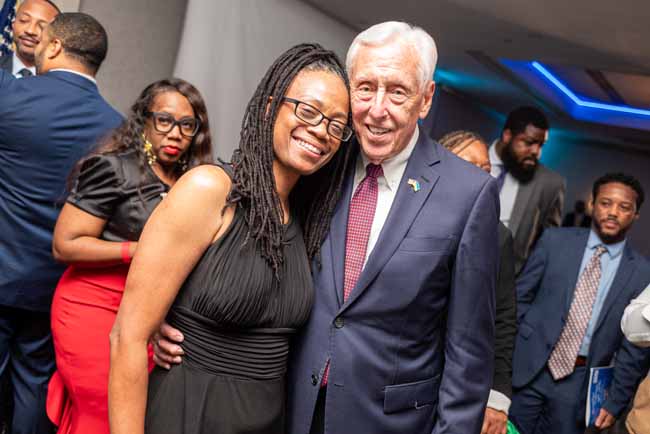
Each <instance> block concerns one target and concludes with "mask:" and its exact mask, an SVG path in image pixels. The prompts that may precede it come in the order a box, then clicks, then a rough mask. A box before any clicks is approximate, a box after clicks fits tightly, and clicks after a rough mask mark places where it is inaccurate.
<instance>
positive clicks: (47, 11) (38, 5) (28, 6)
mask: <svg viewBox="0 0 650 434" xmlns="http://www.w3.org/2000/svg"><path fill="white" fill-rule="evenodd" d="M18 14H26V15H31V16H37V17H38V18H40V19H44V20H47V21H51V20H53V19H54V17H56V16H57V14H58V11H57V10H56V9H55V8H54V7H53V6H52V5H51V4H49V3H48V2H46V1H43V0H25V1H24V2H22V3H21V4H20V6H19V7H18V10H17V11H16V15H18Z"/></svg>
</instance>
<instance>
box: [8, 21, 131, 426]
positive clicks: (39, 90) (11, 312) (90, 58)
mask: <svg viewBox="0 0 650 434" xmlns="http://www.w3.org/2000/svg"><path fill="white" fill-rule="evenodd" d="M106 50H107V37H106V32H105V31H104V29H103V27H102V26H101V25H100V24H99V23H98V22H97V21H96V20H95V19H94V18H92V17H90V16H88V15H85V14H79V13H74V14H60V15H58V16H57V17H56V19H55V20H54V21H53V22H52V24H50V25H49V26H48V27H47V29H46V30H45V31H44V33H43V36H42V39H41V41H40V43H39V45H38V47H37V48H36V59H35V60H36V67H37V70H38V73H39V74H42V75H39V76H35V77H30V78H23V79H20V80H17V79H15V78H14V77H13V76H12V75H11V74H9V73H7V72H6V71H3V70H0V101H2V104H0V374H1V373H3V372H4V371H7V372H9V374H10V376H11V382H12V385H13V390H14V402H15V407H14V414H13V431H12V432H13V433H43V432H48V431H49V426H48V425H49V424H48V422H47V419H46V416H45V409H44V402H45V394H46V389H47V381H48V379H49V377H50V375H51V373H52V371H53V370H54V355H53V352H52V342H51V335H50V321H49V313H48V312H49V309H50V303H51V299H52V293H53V291H54V288H55V286H56V283H57V280H58V279H59V277H60V275H61V272H62V271H63V267H62V266H61V265H59V264H56V263H55V262H54V260H53V259H52V255H51V244H52V231H53V229H54V223H55V221H56V218H57V215H58V212H59V204H60V203H62V201H63V200H64V199H65V194H66V189H65V183H66V177H67V176H68V173H69V172H70V169H71V168H72V166H73V165H74V163H75V162H76V161H77V160H78V159H79V158H80V157H82V156H83V155H84V154H86V153H87V152H88V151H89V150H90V148H91V147H92V146H93V145H95V144H96V143H97V140H98V139H99V138H100V137H102V136H103V135H105V134H106V133H108V132H109V131H110V130H111V129H112V128H114V127H116V126H117V125H118V124H119V123H120V122H121V116H120V115H119V114H118V113H117V112H116V111H115V110H114V109H113V108H111V106H110V105H109V104H108V103H107V102H106V101H105V100H104V99H103V98H102V97H101V95H100V94H99V92H98V90H97V85H96V83H95V79H94V76H95V74H96V72H97V70H98V69H99V66H100V65H101V63H102V61H103V60H104V58H105V56H106Z"/></svg>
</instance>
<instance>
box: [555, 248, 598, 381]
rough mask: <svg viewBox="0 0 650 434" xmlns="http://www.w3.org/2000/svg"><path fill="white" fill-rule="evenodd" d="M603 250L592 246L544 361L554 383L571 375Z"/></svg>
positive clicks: (589, 310) (595, 287)
mask: <svg viewBox="0 0 650 434" xmlns="http://www.w3.org/2000/svg"><path fill="white" fill-rule="evenodd" d="M606 251H607V249H606V248H605V247H603V246H598V247H596V251H595V252H594V254H593V256H592V257H591V259H590V260H589V263H588V264H587V266H586V267H585V269H584V270H583V272H582V274H581V275H580V278H579V279H578V284H577V285H576V289H575V291H574V294H573V301H572V302H571V307H570V308H569V316H568V317H567V320H566V324H565V325H564V329H562V334H561V335H560V339H558V341H557V343H556V344H555V348H553V352H552V353H551V357H549V359H548V368H549V370H550V371H551V375H552V376H553V379H554V380H556V381H557V380H560V379H562V378H564V377H567V376H569V375H571V374H572V373H573V369H574V368H575V363H576V358H577V357H578V351H580V345H582V340H583V339H584V337H585V332H586V331H587V325H589V320H590V319H591V310H592V309H593V307H594V301H595V300H596V293H597V292H598V285H599V284H600V276H601V273H602V271H601V266H600V257H601V256H602V255H603V253H605V252H606Z"/></svg>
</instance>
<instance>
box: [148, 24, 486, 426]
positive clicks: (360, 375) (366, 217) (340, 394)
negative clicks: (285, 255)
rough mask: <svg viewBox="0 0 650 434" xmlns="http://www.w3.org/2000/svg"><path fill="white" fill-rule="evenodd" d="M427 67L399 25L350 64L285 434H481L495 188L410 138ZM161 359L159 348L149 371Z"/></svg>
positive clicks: (420, 137) (427, 48)
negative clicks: (346, 105)
mask: <svg viewBox="0 0 650 434" xmlns="http://www.w3.org/2000/svg"><path fill="white" fill-rule="evenodd" d="M436 58H437V54H436V48H435V43H434V41H433V39H432V38H431V36H429V35H428V34H427V33H426V32H424V31H423V30H422V29H419V28H417V27H412V26H410V25H408V24H406V23H398V22H387V23H382V24H378V25H376V26H373V27H371V28H369V29H368V30H366V31H364V32H363V33H361V34H360V35H358V36H357V38H356V39H355V41H354V42H353V43H352V45H351V47H350V50H349V51H348V59H347V70H348V73H349V75H350V83H351V100H352V118H353V122H354V126H355V130H356V134H357V141H356V142H354V143H351V144H350V145H349V146H355V147H356V148H357V149H358V150H359V153H358V158H357V161H356V164H353V165H351V166H352V167H351V168H350V169H351V170H350V173H349V176H348V178H347V181H346V182H345V187H344V190H343V192H342V198H341V200H340V203H339V205H338V208H337V209H336V211H335V214H334V216H333V218H332V222H331V230H330V232H329V235H328V236H327V238H326V240H325V241H324V243H323V245H322V248H321V259H322V262H321V264H320V265H318V264H314V266H313V275H314V283H315V303H314V307H313V310H312V314H311V316H310V319H309V321H308V323H307V324H306V325H305V327H304V328H303V330H302V332H301V333H300V335H298V336H297V337H296V339H295V340H294V341H293V345H292V349H291V353H290V359H291V360H290V363H289V378H288V391H287V399H288V407H287V418H288V429H287V432H288V433H291V434H307V433H309V432H313V433H318V432H327V433H355V434H375V433H400V434H402V433H409V434H425V433H426V434H431V433H434V434H443V433H444V434H450V433H459V434H469V433H478V432H480V430H481V424H482V422H483V415H484V410H485V402H486V401H487V398H488V394H489V391H490V386H491V385H492V366H493V364H494V351H493V345H494V311H495V307H494V303H495V302H494V297H495V296H494V291H495V289H494V287H495V281H496V275H497V265H498V264H497V261H498V259H497V258H498V242H497V230H496V228H497V224H498V209H499V204H498V197H497V188H496V182H495V181H494V179H493V178H492V177H490V176H489V175H488V174H486V173H485V172H483V171H481V170H480V169H478V168H476V167H474V166H473V165H471V164H469V163H467V162H465V161H462V160H461V159H459V158H457V157H455V156H453V155H451V154H450V153H449V152H446V151H445V150H444V149H443V148H442V147H441V146H440V145H439V144H437V143H435V142H433V141H431V140H430V139H429V138H428V137H426V136H425V135H424V133H423V132H421V131H420V130H419V128H418V124H417V123H418V120H419V119H422V118H424V117H425V116H426V115H427V113H428V111H429V109H430V107H431V98H432V96H433V92H434V87H435V85H434V83H433V81H432V80H431V77H433V72H434V68H435V62H436ZM165 334H166V335H167V336H169V337H173V332H171V331H169V330H166V331H165ZM157 344H158V346H160V343H157ZM177 351H178V348H175V349H172V352H171V355H173V354H178V353H177ZM169 356H170V354H165V353H164V352H163V351H161V350H160V348H158V355H157V357H158V359H159V362H160V360H161V359H162V360H163V362H161V363H163V364H165V362H170V361H173V360H172V358H170V357H169Z"/></svg>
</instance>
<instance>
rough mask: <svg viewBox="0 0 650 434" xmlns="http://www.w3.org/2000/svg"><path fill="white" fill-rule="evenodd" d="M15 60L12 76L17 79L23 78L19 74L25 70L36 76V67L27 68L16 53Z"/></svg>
mask: <svg viewBox="0 0 650 434" xmlns="http://www.w3.org/2000/svg"><path fill="white" fill-rule="evenodd" d="M12 56H13V57H14V58H13V66H12V67H11V74H12V75H13V76H14V77H16V78H23V76H22V75H20V74H19V72H20V71H22V70H23V69H28V70H29V72H31V73H32V75H36V67H35V66H25V64H24V63H23V61H22V60H20V57H18V56H17V55H16V53H14V54H12Z"/></svg>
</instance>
